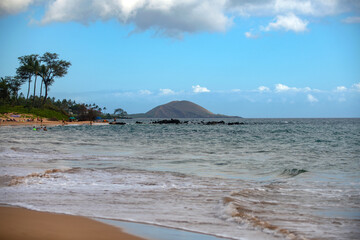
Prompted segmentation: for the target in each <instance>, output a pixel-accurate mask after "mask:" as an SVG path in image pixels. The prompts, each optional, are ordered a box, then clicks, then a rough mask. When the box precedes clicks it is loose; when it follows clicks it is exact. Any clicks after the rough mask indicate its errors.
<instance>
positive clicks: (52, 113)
mask: <svg viewBox="0 0 360 240" xmlns="http://www.w3.org/2000/svg"><path fill="white" fill-rule="evenodd" d="M4 113H14V114H21V115H26V117H30V116H28V115H27V114H32V115H34V116H35V117H41V118H48V119H51V120H67V119H68V118H69V116H68V115H66V114H64V113H62V112H61V111H57V110H52V109H49V108H27V107H24V106H10V105H0V114H4Z"/></svg>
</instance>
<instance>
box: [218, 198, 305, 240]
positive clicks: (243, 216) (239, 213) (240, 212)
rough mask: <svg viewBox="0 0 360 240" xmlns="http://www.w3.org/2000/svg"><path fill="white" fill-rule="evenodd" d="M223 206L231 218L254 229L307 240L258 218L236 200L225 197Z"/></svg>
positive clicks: (293, 238) (292, 238)
mask: <svg viewBox="0 0 360 240" xmlns="http://www.w3.org/2000/svg"><path fill="white" fill-rule="evenodd" d="M223 204H224V206H225V207H226V208H228V210H227V212H228V213H229V214H230V215H231V217H232V218H234V219H235V220H237V221H239V222H242V223H248V224H250V225H251V226H253V227H254V228H261V229H263V230H268V231H270V232H273V233H274V234H275V235H278V234H280V235H282V236H284V237H285V238H286V239H291V240H298V239H299V240H300V239H301V240H307V238H305V237H304V236H301V235H300V234H297V233H295V232H293V231H290V230H288V229H285V228H282V227H280V226H277V225H274V224H271V223H269V222H268V221H265V220H263V219H261V218H260V217H258V216H256V214H257V212H256V211H254V210H251V209H248V208H246V207H244V206H242V205H241V204H240V202H239V201H237V200H236V199H234V198H231V197H224V198H223Z"/></svg>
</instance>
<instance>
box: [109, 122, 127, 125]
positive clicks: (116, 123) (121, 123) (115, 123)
mask: <svg viewBox="0 0 360 240" xmlns="http://www.w3.org/2000/svg"><path fill="white" fill-rule="evenodd" d="M109 124H114V125H125V124H126V123H124V122H110V123H109Z"/></svg>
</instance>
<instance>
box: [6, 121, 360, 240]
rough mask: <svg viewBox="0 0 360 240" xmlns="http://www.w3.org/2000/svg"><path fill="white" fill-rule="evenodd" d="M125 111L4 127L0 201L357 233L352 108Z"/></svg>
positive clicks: (175, 221) (267, 230)
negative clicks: (90, 120)
mask: <svg viewBox="0 0 360 240" xmlns="http://www.w3.org/2000/svg"><path fill="white" fill-rule="evenodd" d="M126 121H127V124H126V125H123V126H119V125H99V126H97V125H93V126H57V127H50V128H49V130H48V131H47V132H44V131H32V128H31V127H1V128H0V137H1V145H0V180H1V181H0V183H1V184H0V203H4V204H11V205H17V206H23V207H27V208H30V209H36V210H41V211H50V212H61V213H69V214H77V215H83V216H89V217H101V218H107V219H115V220H116V219H118V220H128V221H134V222H142V223H150V224H157V225H162V226H167V227H173V228H179V229H185V230H191V231H195V232H200V233H206V234H211V235H215V236H221V237H227V238H231V239H359V238H360V146H359V145H360V119H243V120H241V121H243V122H244V124H243V125H232V126H229V125H211V126H208V125H202V124H198V123H199V121H201V120H200V119H198V120H190V122H189V123H188V124H180V125H155V124H149V120H142V121H143V124H136V123H135V120H126ZM205 121H209V120H205ZM216 121H219V119H216ZM224 121H227V122H232V121H239V119H224Z"/></svg>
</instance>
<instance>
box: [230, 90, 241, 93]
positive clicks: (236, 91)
mask: <svg viewBox="0 0 360 240" xmlns="http://www.w3.org/2000/svg"><path fill="white" fill-rule="evenodd" d="M231 92H235V93H238V92H241V89H232V90H231Z"/></svg>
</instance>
